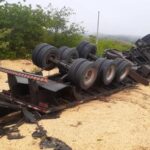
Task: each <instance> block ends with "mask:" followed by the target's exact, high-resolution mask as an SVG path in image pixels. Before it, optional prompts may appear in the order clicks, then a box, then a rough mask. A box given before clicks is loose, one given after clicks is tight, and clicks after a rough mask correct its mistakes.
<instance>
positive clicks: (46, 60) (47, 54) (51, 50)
mask: <svg viewBox="0 0 150 150" xmlns="http://www.w3.org/2000/svg"><path fill="white" fill-rule="evenodd" d="M50 58H51V59H53V60H56V59H58V51H57V49H56V48H55V47H54V46H52V45H48V46H46V47H44V48H43V49H42V50H41V51H40V52H39V54H38V56H37V59H38V62H37V64H38V66H39V67H40V68H42V69H44V70H51V69H53V68H55V66H56V65H55V63H53V62H51V61H50Z"/></svg>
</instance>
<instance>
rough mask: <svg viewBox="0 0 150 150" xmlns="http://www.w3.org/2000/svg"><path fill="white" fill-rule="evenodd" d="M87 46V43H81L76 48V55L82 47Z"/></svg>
mask: <svg viewBox="0 0 150 150" xmlns="http://www.w3.org/2000/svg"><path fill="white" fill-rule="evenodd" d="M87 44H89V42H88V41H82V42H81V43H80V44H79V45H78V46H77V51H78V53H79V52H81V51H82V49H83V48H84V46H86V45H87Z"/></svg>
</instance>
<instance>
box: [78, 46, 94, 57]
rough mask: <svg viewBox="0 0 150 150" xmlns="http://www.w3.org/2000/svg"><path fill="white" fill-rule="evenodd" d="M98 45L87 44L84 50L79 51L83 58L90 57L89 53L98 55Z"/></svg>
mask: <svg viewBox="0 0 150 150" xmlns="http://www.w3.org/2000/svg"><path fill="white" fill-rule="evenodd" d="M96 50H97V48H96V46H95V45H93V44H87V45H86V46H84V48H83V50H82V51H81V52H80V53H79V55H80V57H81V58H86V59H89V58H90V57H89V54H92V55H96Z"/></svg>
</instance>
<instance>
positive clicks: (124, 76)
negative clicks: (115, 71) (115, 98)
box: [120, 67, 129, 81]
mask: <svg viewBox="0 0 150 150" xmlns="http://www.w3.org/2000/svg"><path fill="white" fill-rule="evenodd" d="M128 73H129V67H126V68H125V69H124V70H123V71H122V74H121V75H120V81H123V80H124V79H125V78H126V77H127V75H128Z"/></svg>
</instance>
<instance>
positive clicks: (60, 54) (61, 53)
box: [58, 46, 68, 60]
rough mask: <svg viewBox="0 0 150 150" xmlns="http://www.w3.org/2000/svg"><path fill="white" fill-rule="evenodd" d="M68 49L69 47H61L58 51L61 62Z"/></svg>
mask: <svg viewBox="0 0 150 150" xmlns="http://www.w3.org/2000/svg"><path fill="white" fill-rule="evenodd" d="M66 49H68V47H67V46H62V47H60V48H59V49H58V58H59V59H60V60H62V55H63V53H64V52H65V50H66Z"/></svg>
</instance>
